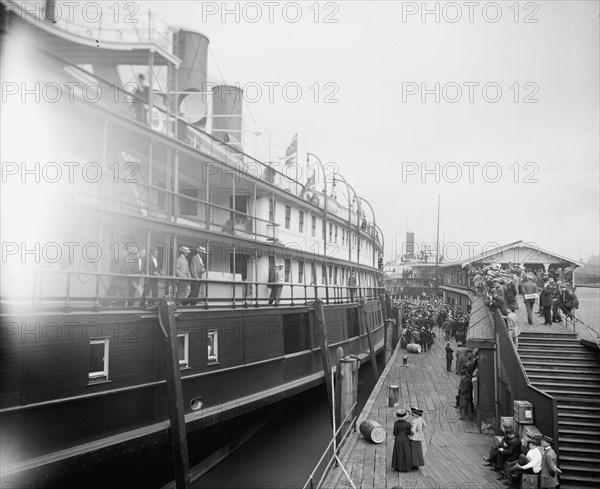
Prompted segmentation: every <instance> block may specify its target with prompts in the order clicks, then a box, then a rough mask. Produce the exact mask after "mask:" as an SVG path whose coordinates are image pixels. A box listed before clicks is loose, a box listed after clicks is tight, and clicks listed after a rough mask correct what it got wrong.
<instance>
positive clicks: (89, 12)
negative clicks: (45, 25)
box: [7, 0, 174, 53]
mask: <svg viewBox="0 0 600 489" xmlns="http://www.w3.org/2000/svg"><path fill="white" fill-rule="evenodd" d="M52 3H53V4H54V5H53V7H49V6H48V5H49V3H48V2H46V1H44V0H22V1H9V2H7V4H8V5H10V6H11V8H15V9H20V10H21V11H22V12H23V13H25V14H27V15H29V16H30V17H33V19H34V21H35V22H42V21H44V19H47V20H48V21H50V22H52V23H53V24H54V25H55V26H56V27H58V28H59V29H61V30H63V31H65V32H68V33H70V34H75V35H78V36H81V37H85V38H88V39H89V38H91V39H95V40H97V41H98V42H99V43H101V42H102V41H116V42H130V43H140V42H151V43H154V44H156V45H157V46H160V47H161V48H162V49H164V50H165V51H167V52H168V53H172V51H173V32H174V30H173V29H172V28H171V27H169V26H168V25H167V24H166V23H165V22H164V21H163V20H162V19H160V17H158V16H157V15H156V14H155V13H153V12H151V11H149V10H146V11H144V10H141V9H140V5H139V3H138V2H50V4H52Z"/></svg>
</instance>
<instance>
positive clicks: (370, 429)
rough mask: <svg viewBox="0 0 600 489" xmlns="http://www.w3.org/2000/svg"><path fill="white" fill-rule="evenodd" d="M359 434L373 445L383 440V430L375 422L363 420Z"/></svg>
mask: <svg viewBox="0 0 600 489" xmlns="http://www.w3.org/2000/svg"><path fill="white" fill-rule="evenodd" d="M360 434H361V435H362V436H364V437H365V438H366V439H367V440H369V441H370V442H373V443H381V442H382V441H383V440H385V430H384V429H383V427H382V426H381V425H380V424H379V423H378V422H377V421H371V420H370V419H365V420H364V421H363V422H362V423H361V424H360Z"/></svg>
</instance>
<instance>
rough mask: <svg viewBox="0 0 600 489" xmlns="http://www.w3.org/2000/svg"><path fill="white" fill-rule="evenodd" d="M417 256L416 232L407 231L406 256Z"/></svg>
mask: <svg viewBox="0 0 600 489" xmlns="http://www.w3.org/2000/svg"><path fill="white" fill-rule="evenodd" d="M414 257H415V233H406V258H414Z"/></svg>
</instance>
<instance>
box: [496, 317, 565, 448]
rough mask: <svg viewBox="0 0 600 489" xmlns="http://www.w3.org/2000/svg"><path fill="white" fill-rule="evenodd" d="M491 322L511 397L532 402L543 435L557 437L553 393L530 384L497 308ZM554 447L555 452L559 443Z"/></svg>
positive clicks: (537, 423)
mask: <svg viewBox="0 0 600 489" xmlns="http://www.w3.org/2000/svg"><path fill="white" fill-rule="evenodd" d="M494 325H495V328H496V333H497V336H496V337H497V338H498V345H497V347H498V350H499V352H498V356H499V360H500V361H501V362H502V365H503V367H504V371H505V372H506V375H507V377H508V383H509V385H510V387H511V390H512V392H513V395H514V399H515V400H516V399H518V400H523V401H529V402H530V403H531V404H532V405H533V414H534V421H535V425H536V426H537V427H538V428H539V429H540V431H541V432H542V433H543V434H544V435H548V436H551V437H552V438H554V439H555V440H558V413H557V402H556V399H555V398H554V397H552V396H551V395H549V394H547V393H546V392H543V391H542V390H540V389H538V388H537V387H535V386H533V385H531V382H530V381H529V377H528V376H527V372H526V371H525V367H524V366H523V363H522V362H521V358H520V357H519V354H518V352H517V348H516V347H515V344H514V343H513V341H512V339H511V338H510V336H509V334H508V328H507V327H506V322H505V321H504V318H503V317H502V314H501V313H500V311H499V310H496V311H494ZM554 447H555V448H554V449H555V451H556V453H557V455H558V451H559V450H558V449H559V446H558V443H555V445H554Z"/></svg>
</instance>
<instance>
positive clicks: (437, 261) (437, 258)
mask: <svg viewBox="0 0 600 489" xmlns="http://www.w3.org/2000/svg"><path fill="white" fill-rule="evenodd" d="M439 264H440V194H438V208H437V233H436V238H435V296H436V297H437V295H438V292H439V281H440V276H439Z"/></svg>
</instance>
